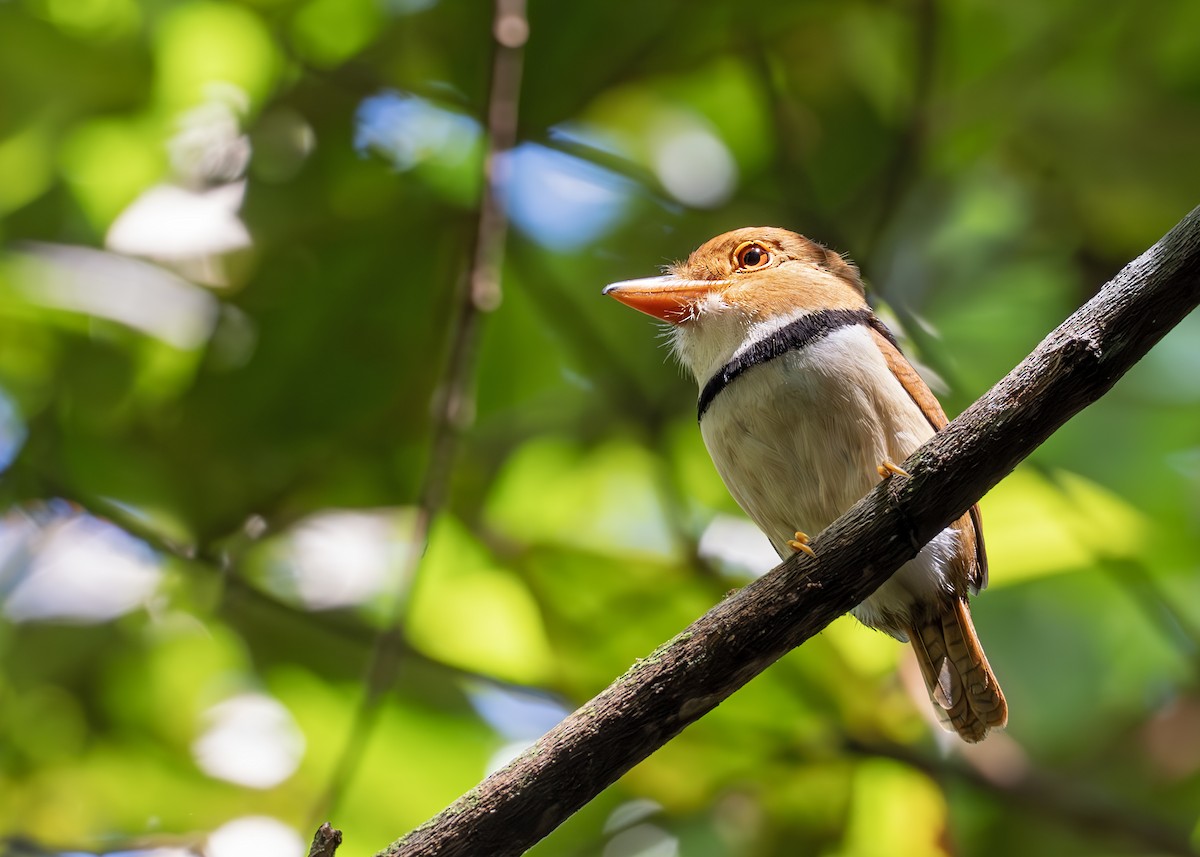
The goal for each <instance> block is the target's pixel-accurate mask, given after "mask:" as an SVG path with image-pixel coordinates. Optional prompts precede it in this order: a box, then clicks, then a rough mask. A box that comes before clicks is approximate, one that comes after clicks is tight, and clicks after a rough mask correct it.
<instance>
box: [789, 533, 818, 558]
mask: <svg viewBox="0 0 1200 857" xmlns="http://www.w3.org/2000/svg"><path fill="white" fill-rule="evenodd" d="M808 542H809V538H808V534H807V533H802V532H800V531H799V530H797V531H796V538H794V539H788V543H787V545H788V547H790V548H791V549H792V550H794V551H803V552H804V553H806V554H808V555H809V556H812V557H815V556H816V553H814V552H813V549H812V548H810V547H809V546H808Z"/></svg>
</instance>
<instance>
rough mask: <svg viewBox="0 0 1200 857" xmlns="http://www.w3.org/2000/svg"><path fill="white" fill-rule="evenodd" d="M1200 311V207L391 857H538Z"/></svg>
mask: <svg viewBox="0 0 1200 857" xmlns="http://www.w3.org/2000/svg"><path fill="white" fill-rule="evenodd" d="M1197 303H1200V208H1197V209H1196V210H1194V211H1193V212H1191V213H1190V214H1189V215H1188V216H1187V217H1186V218H1184V220H1183V221H1182V222H1180V224H1179V225H1177V226H1176V227H1175V228H1174V229H1173V230H1171V232H1170V233H1168V234H1167V235H1166V236H1165V237H1164V238H1163V239H1162V240H1161V241H1159V242H1158V243H1157V244H1155V245H1154V246H1153V247H1152V248H1150V249H1149V250H1147V251H1146V252H1145V253H1143V254H1142V255H1141V256H1140V257H1138V258H1137V259H1135V260H1134V261H1133V262H1131V263H1130V264H1129V265H1127V266H1126V267H1125V268H1124V269H1123V270H1122V271H1121V272H1120V273H1119V274H1118V275H1117V276H1116V277H1115V278H1114V279H1113V280H1112V281H1110V282H1109V283H1108V284H1107V285H1106V286H1105V287H1104V288H1103V289H1101V290H1100V292H1099V293H1098V294H1097V295H1096V296H1095V297H1094V298H1093V299H1092V300H1090V301H1088V303H1087V304H1085V305H1084V306H1083V307H1082V308H1081V309H1079V310H1078V311H1077V312H1075V313H1074V314H1073V315H1072V316H1071V317H1070V318H1069V319H1067V321H1065V322H1064V323H1063V324H1062V325H1060V326H1059V327H1058V329H1056V330H1055V331H1053V332H1052V333H1051V334H1050V335H1049V336H1047V337H1046V339H1045V340H1043V341H1042V343H1041V344H1040V345H1039V346H1038V347H1037V348H1036V349H1035V350H1034V351H1033V353H1032V354H1030V355H1029V356H1028V357H1027V358H1026V359H1025V360H1023V361H1022V362H1021V364H1020V365H1019V366H1017V367H1016V368H1015V369H1014V370H1013V371H1012V372H1010V373H1009V374H1008V375H1007V376H1006V377H1005V378H1003V379H1002V380H1001V381H1000V382H999V383H998V384H997V385H996V386H995V387H993V388H992V390H990V391H989V392H988V393H987V394H986V395H984V396H983V397H982V398H981V399H980V400H979V401H977V402H976V403H975V404H973V405H972V406H971V407H970V408H968V409H967V410H966V411H965V412H964V413H963V414H962V415H961V416H959V417H958V418H957V419H956V420H954V421H953V422H951V423H950V424H949V425H948V426H947V427H946V428H945V429H944V430H943V431H941V432H939V433H938V434H936V435H934V437H933V438H932V439H931V440H930V441H929V442H927V443H926V444H925V445H924V446H922V447H921V448H920V449H918V450H917V451H916V452H915V453H914V454H913V455H912V456H910V457H909V458H908V459H907V460H906V461H905V462H904V465H903V466H904V468H905V470H907V472H908V473H910V474H911V476H910V477H903V476H894V477H892V478H891V479H889V480H887V481H885V482H882V483H880V485H879V486H877V487H876V488H875V489H874V490H873V491H872V492H871V493H870V494H869V495H867V497H865V498H864V499H863V500H862V501H860V502H859V503H858V504H857V505H855V506H854V507H853V508H852V509H850V511H848V512H847V513H846V514H845V515H843V516H842V517H840V518H838V519H837V520H836V521H835V522H834V523H833V524H832V525H830V526H829V527H828V528H827V529H826V530H825V531H824V532H822V533H821V534H820V535H818V536H817V538H816V539H815V540H814V541H813V542H812V547H813V549H814V550H815V552H816V557H815V558H810V557H807V556H805V555H803V554H797V555H796V556H794V557H792V558H791V559H789V560H788V561H787V562H786V563H783V564H781V565H779V566H778V567H776V568H775V569H774V570H773V571H772V572H770V573H768V574H767V575H765V576H764V577H762V578H760V579H758V580H756V581H754V582H753V583H751V584H749V585H748V586H746V587H745V588H743V589H741V590H739V591H738V592H737V593H735V594H733V595H732V596H730V597H729V598H727V599H726V600H725V601H723V602H722V603H720V604H718V605H717V606H716V607H714V608H713V609H712V610H710V611H709V612H708V613H706V614H705V615H704V616H702V617H701V618H700V619H698V620H697V621H695V622H693V623H692V625H691V626H689V627H688V628H687V629H686V630H684V631H683V632H682V633H680V634H679V635H677V636H676V637H675V638H674V639H672V640H671V641H669V642H668V643H666V644H664V645H663V646H661V647H659V649H658V650H656V651H655V652H654V653H653V654H652V655H651V656H650V657H648V658H646V659H645V660H643V661H639V662H638V663H637V664H635V665H634V667H633V668H631V669H630V670H629V671H628V672H627V673H626V674H625V675H623V676H621V677H620V678H619V679H617V681H616V682H614V683H613V684H612V685H610V686H609V687H608V688H607V689H606V690H604V691H602V692H601V693H600V694H599V695H598V696H596V697H595V698H594V699H592V700H591V701H590V702H588V703H586V704H585V705H584V706H583V707H582V708H580V709H579V710H578V711H576V712H575V713H574V714H572V715H570V716H569V717H567V718H566V719H564V720H563V721H562V722H561V723H560V724H559V725H558V726H556V727H555V728H554V729H552V730H551V731H550V732H548V733H547V734H546V735H544V736H543V737H542V738H541V739H540V740H539V741H538V742H537V743H536V744H534V746H533V747H532V748H531V749H530V750H529V751H527V752H526V753H524V754H523V755H522V756H520V757H519V758H518V759H516V760H515V761H514V762H512V763H511V764H510V765H509V766H508V767H506V768H505V769H503V770H502V771H499V772H497V773H495V774H493V775H491V776H490V777H488V778H487V779H486V780H484V781H483V782H482V783H480V784H479V785H478V786H476V787H475V788H474V789H472V790H471V791H470V792H468V793H467V794H466V795H464V796H463V797H461V798H459V800H457V801H455V802H454V803H453V804H452V805H451V806H450V807H448V808H447V809H446V810H444V811H443V812H442V813H441V814H439V815H438V816H437V817H435V818H433V819H432V820H430V821H429V822H428V823H426V824H425V825H422V826H421V827H420V828H418V829H417V830H414V831H413V832H412V833H410V834H408V835H407V836H405V837H404V838H403V839H401V840H399V841H397V842H395V843H393V844H392V845H391V846H390V847H389V848H388V849H386V851H385V852H384V853H386V854H387V855H389V857H418V855H434V854H437V855H439V857H459V856H460V855H479V854H487V855H490V857H508V855H516V854H520V853H522V852H524V851H525V850H526V849H527V848H529V847H530V846H532V845H533V844H534V843H536V842H538V841H539V840H540V839H542V838H544V837H545V836H546V835H547V834H549V833H550V832H551V831H552V830H554V829H555V828H556V827H557V826H558V825H559V824H561V823H562V822H563V821H564V820H565V819H566V818H567V817H568V816H570V815H571V814H572V813H573V812H575V811H576V810H577V809H579V808H580V807H581V806H583V805H584V804H585V803H587V802H588V801H590V800H591V799H592V798H594V797H595V796H596V795H597V794H599V793H600V792H601V791H602V790H603V789H604V788H607V787H608V786H609V785H611V784H612V783H613V782H615V781H616V780H617V779H618V778H619V777H620V776H621V775H622V774H624V773H625V772H626V771H628V770H629V769H630V768H632V767H633V766H634V765H636V764H637V763H638V762H640V761H641V760H642V759H645V758H646V757H647V756H649V755H650V754H651V753H653V752H654V751H655V750H657V749H658V748H659V747H661V746H662V745H663V744H665V743H666V742H667V741H669V740H670V739H671V738H673V737H674V736H675V735H677V734H678V733H679V732H680V731H681V730H682V729H683V728H684V727H686V726H687V725H688V724H690V723H692V722H694V721H695V720H697V719H698V718H700V717H701V716H703V715H704V714H706V713H707V712H708V711H710V710H712V709H713V708H714V707H715V706H716V705H718V704H719V703H720V702H721V701H722V700H724V699H726V698H727V697H728V696H729V695H730V694H732V693H733V692H734V691H736V690H737V689H738V688H740V687H741V686H742V685H744V684H745V683H746V682H748V681H749V680H750V679H752V678H754V677H755V676H756V675H758V674H759V673H760V672H762V671H763V670H764V669H766V668H767V667H768V666H770V665H771V664H772V663H774V662H775V661H776V660H778V659H779V658H780V657H782V656H783V655H784V654H786V653H787V652H789V651H791V650H792V649H794V648H795V647H796V646H798V645H800V644H801V643H803V642H804V641H805V640H807V639H808V638H809V637H811V636H813V635H814V634H816V633H817V632H819V631H820V630H821V629H822V628H824V627H825V626H826V625H827V624H829V622H831V621H832V620H833V619H835V618H836V617H837V616H840V615H841V614H843V613H845V612H846V611H847V610H849V609H851V608H852V607H853V606H854V605H855V604H858V603H861V601H862V600H863V599H864V598H866V597H867V596H868V595H870V594H871V593H872V592H873V591H874V590H875V589H876V588H878V587H879V586H880V584H882V583H883V581H885V580H886V579H887V578H888V576H889V575H891V573H892V572H893V571H895V569H897V568H899V567H900V566H901V565H903V564H904V563H905V562H907V561H908V560H910V559H912V558H913V557H914V556H915V555H916V554H917V552H918V551H919V550H920V548H921V547H922V546H923V545H924V544H926V543H927V542H928V541H929V540H930V539H931V538H933V536H935V535H936V534H937V533H939V532H941V531H942V530H943V529H944V528H945V527H946V526H947V525H949V524H950V522H951V521H953V520H955V519H956V518H958V517H959V516H960V515H961V514H962V513H963V512H964V510H966V509H967V508H968V507H970V506H971V505H972V504H973V503H975V502H977V501H978V500H979V498H980V497H982V496H983V495H984V494H985V493H986V492H987V491H988V490H989V489H990V488H991V487H992V486H994V485H995V484H996V483H997V482H999V481H1000V480H1001V479H1002V478H1003V477H1004V476H1006V475H1007V474H1008V473H1009V472H1011V471H1012V469H1013V468H1014V467H1016V465H1017V464H1018V463H1019V462H1020V461H1022V460H1023V459H1024V458H1025V457H1027V456H1028V455H1029V454H1030V453H1031V452H1032V451H1033V450H1034V449H1036V448H1037V447H1038V446H1039V445H1040V444H1041V443H1043V442H1044V441H1045V440H1046V439H1047V438H1048V437H1049V436H1050V435H1051V434H1053V433H1054V431H1055V430H1057V429H1058V428H1059V426H1061V425H1062V424H1063V423H1065V422H1066V421H1067V420H1068V419H1070V418H1071V417H1072V416H1074V415H1075V414H1076V413H1078V412H1079V411H1081V410H1082V409H1083V408H1085V407H1086V406H1087V405H1089V404H1091V403H1092V402H1094V401H1096V400H1097V399H1099V398H1100V397H1101V396H1102V395H1104V393H1105V392H1107V391H1108V390H1109V389H1110V388H1111V387H1112V385H1113V384H1115V383H1116V381H1117V380H1118V379H1119V378H1120V377H1121V376H1122V375H1123V374H1124V373H1125V372H1127V371H1128V370H1129V369H1130V368H1131V367H1132V366H1133V365H1134V364H1135V363H1137V361H1138V360H1140V359H1141V358H1142V357H1143V356H1144V355H1145V353H1146V352H1147V351H1148V350H1149V349H1150V347H1151V346H1152V345H1153V344H1154V343H1155V342H1157V341H1158V340H1159V339H1161V338H1162V337H1163V336H1164V335H1165V334H1166V333H1167V331H1169V330H1170V329H1171V328H1172V327H1173V326H1174V325H1176V324H1178V323H1179V321H1181V320H1182V319H1183V317H1184V316H1186V315H1187V314H1188V313H1189V312H1190V311H1191V310H1192V309H1193V308H1194V307H1195V306H1196V305H1197Z"/></svg>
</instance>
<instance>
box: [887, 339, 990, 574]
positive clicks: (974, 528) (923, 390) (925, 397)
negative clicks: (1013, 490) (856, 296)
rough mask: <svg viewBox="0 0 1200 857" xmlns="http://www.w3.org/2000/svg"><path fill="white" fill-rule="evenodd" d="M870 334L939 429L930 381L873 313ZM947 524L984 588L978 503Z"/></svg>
mask: <svg viewBox="0 0 1200 857" xmlns="http://www.w3.org/2000/svg"><path fill="white" fill-rule="evenodd" d="M871 335H872V336H873V337H875V343H876V345H878V346H879V350H880V352H881V353H882V354H883V359H884V360H886V361H887V365H888V368H889V369H891V370H892V374H894V375H895V376H896V380H898V381H899V382H900V386H902V387H903V388H904V391H905V392H906V393H908V395H909V396H911V397H912V400H913V401H914V402H916V404H917V407H918V408H920V409H921V413H923V414H924V415H925V419H927V420H929V424H930V425H931V426H933V430H934V431H941V430H942V429H943V428H945V427H946V423H948V422H949V420H947V419H946V412H945V411H943V410H942V405H941V403H940V402H939V401H938V400H937V397H936V396H934V395H933V391H932V390H930V389H929V385H928V384H926V383H925V380H924V379H923V378H922V377H921V376H920V375H919V374H917V370H916V369H914V368H913V367H912V364H911V363H909V362H908V359H907V358H906V357H905V356H904V354H903V353H901V351H900V347H899V346H898V345H896V340H895V339H893V338H892V334H891V331H889V330H888V329H887V328H886V327H885V326H884V324H883V322H881V321H880V320H879V319H877V318H874V317H872V318H871ZM950 526H952V527H954V528H955V529H957V530H958V532H959V536H960V537H961V538H962V541H963V545H964V546H965V547H966V549H967V550H966V554H967V555H968V556H970V554H971V552H972V549H974V553H975V564H976V565H975V568H974V569H967V570H966V571H967V573H968V577H967V579H968V580H969V581H970V583H971V588H972V589H974V590H975V591H978V590H980V589H983V588H984V587H985V586H987V581H988V564H987V552H986V551H985V550H984V548H983V519H982V518H981V517H980V515H979V505H978V504H976V505H974V506H972V507H971V508H970V509H969V510H967V514H965V515H963V516H962V517H961V518H959V519H958V520H957V521H955V522H954V523H953V524H951V525H950Z"/></svg>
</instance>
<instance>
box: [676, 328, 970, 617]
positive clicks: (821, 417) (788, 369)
mask: <svg viewBox="0 0 1200 857" xmlns="http://www.w3.org/2000/svg"><path fill="white" fill-rule="evenodd" d="M700 429H701V433H702V435H703V437H704V442H705V444H706V446H707V447H708V451H709V453H710V455H711V456H712V459H713V462H714V464H716V467H717V470H718V472H719V473H720V474H721V478H722V479H723V480H724V481H725V484H726V486H727V487H728V488H729V491H730V493H731V494H733V496H734V499H736V500H737V502H738V504H739V505H740V506H741V507H742V509H743V510H745V512H746V514H748V515H749V516H750V517H751V518H752V519H753V520H754V521H755V523H757V524H758V526H759V527H760V528H761V529H762V530H763V532H765V533H766V535H767V537H768V538H769V539H770V540H771V543H772V544H773V545H774V546H775V549H776V551H777V552H778V553H779V555H780V556H782V557H786V556H790V555H791V549H790V548H789V547H788V546H787V541H788V539H791V538H792V537H793V535H794V533H795V531H797V530H802V531H804V532H806V533H808V534H810V535H815V534H816V533H818V532H820V531H821V530H822V529H824V528H825V527H826V526H828V525H829V524H830V523H831V522H832V521H833V520H834V519H835V518H837V517H838V516H839V515H841V514H842V513H843V512H845V511H846V510H847V509H849V508H850V506H852V505H854V503H855V502H857V501H858V500H859V499H860V498H862V497H863V495H865V494H866V493H867V492H868V491H870V490H871V488H872V487H873V486H874V485H875V483H876V482H878V481H879V474H878V472H877V471H876V467H878V466H879V464H880V463H881V462H883V461H884V459H890V460H892V461H894V462H897V463H899V462H901V461H903V460H904V459H905V458H907V457H908V455H909V453H911V452H912V451H913V450H914V449H916V448H917V447H918V446H920V445H921V444H922V443H923V442H924V441H925V440H927V439H928V438H929V437H930V436H932V434H933V429H932V427H931V426H930V425H929V422H928V421H927V420H926V418H925V416H924V414H922V412H921V410H920V408H919V407H917V405H916V404H915V403H914V402H913V401H912V399H911V397H910V396H909V395H908V393H907V392H905V390H904V388H903V387H902V386H901V385H900V382H899V381H897V380H896V378H895V376H893V375H892V373H891V371H890V370H889V369H888V367H887V364H886V362H885V361H884V358H883V355H882V354H881V353H880V351H879V348H878V346H877V345H876V344H875V341H874V339H873V338H872V335H871V333H870V331H869V330H868V329H867V328H865V327H863V326H861V325H853V326H849V327H845V328H841V329H839V330H836V331H834V332H833V333H831V334H829V335H828V336H826V337H825V338H823V339H821V340H819V341H817V342H816V343H814V344H812V345H811V346H809V347H807V348H804V349H802V350H800V351H794V352H789V353H787V354H785V355H783V356H782V357H779V358H777V359H775V360H772V361H770V362H768V363H764V364H762V365H760V366H756V367H754V368H753V369H751V370H749V371H747V372H746V373H745V374H743V375H741V376H739V377H738V378H736V379H735V380H734V381H733V382H732V383H731V384H729V386H728V387H726V388H725V389H724V390H723V391H722V392H721V393H720V394H719V395H718V396H717V397H716V399H714V400H713V402H712V405H711V406H710V407H709V410H708V411H707V413H705V415H704V418H703V420H702V422H701V426H700ZM957 544H958V538H957V534H956V533H955V532H954V531H953V530H946V531H945V532H943V533H942V534H940V535H939V536H938V537H937V538H936V539H935V540H934V542H933V543H931V544H930V545H929V546H928V547H927V548H926V549H925V550H924V551H923V552H922V553H921V555H920V556H918V557H917V559H915V560H913V561H912V562H910V563H908V564H907V565H905V566H904V567H903V568H902V569H901V570H900V571H899V572H897V573H896V575H894V576H893V577H892V579H891V580H889V581H888V582H887V583H886V584H884V586H883V587H882V588H881V589H880V590H878V591H877V592H876V593H875V595H873V596H872V597H871V598H869V599H867V601H866V602H864V603H863V604H862V605H860V606H859V608H858V609H856V611H855V614H856V615H858V616H859V618H860V619H862V621H863V622H865V623H866V624H868V625H872V626H875V627H883V628H884V629H885V630H888V631H890V632H892V633H897V634H899V633H902V629H901V628H897V627H894V625H895V624H896V623H895V621H893V620H892V619H889V618H888V617H892V616H894V615H900V616H907V615H909V613H910V609H909V608H910V606H911V605H912V603H913V602H914V601H926V600H932V599H933V598H934V597H935V595H936V594H937V591H938V590H944V591H946V590H950V589H951V588H952V587H950V585H949V584H948V582H947V581H946V575H945V571H944V570H945V566H946V563H947V560H948V559H949V557H950V556H952V555H953V553H954V551H955V550H956V549H957Z"/></svg>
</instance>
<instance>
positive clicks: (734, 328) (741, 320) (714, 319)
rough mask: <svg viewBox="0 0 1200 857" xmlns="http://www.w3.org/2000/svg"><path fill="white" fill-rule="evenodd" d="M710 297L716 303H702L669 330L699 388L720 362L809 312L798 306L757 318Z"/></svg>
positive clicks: (672, 343) (678, 356)
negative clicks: (696, 311)
mask: <svg viewBox="0 0 1200 857" xmlns="http://www.w3.org/2000/svg"><path fill="white" fill-rule="evenodd" d="M710 301H711V302H713V303H714V304H716V305H715V306H704V307H701V308H700V312H698V313H697V315H696V318H695V319H693V320H691V321H686V322H683V323H682V324H678V325H676V326H675V328H674V329H673V330H672V331H671V347H672V350H673V351H674V352H675V356H676V357H677V358H678V359H679V362H680V363H682V364H683V365H684V366H686V367H687V369H688V370H689V371H690V372H691V373H692V376H693V377H694V378H695V379H696V384H697V386H699V387H701V388H703V387H704V385H705V384H706V383H707V382H708V379H709V378H711V377H712V376H713V375H715V374H716V373H717V372H718V371H720V369H721V367H722V366H724V365H725V364H726V363H728V362H729V361H730V360H732V359H733V358H735V357H737V356H738V355H739V354H741V353H742V352H743V351H745V350H746V349H747V348H750V347H751V346H752V345H754V344H755V343H756V342H761V341H762V340H763V339H765V338H767V337H768V336H770V335H771V334H772V333H774V332H775V331H777V330H779V329H780V328H781V327H784V326H786V325H788V324H791V323H792V322H793V321H795V320H796V319H798V318H800V317H801V316H803V315H807V314H808V313H809V310H805V309H797V310H795V311H794V312H790V313H785V314H783V315H777V316H772V317H771V318H766V319H758V320H756V319H754V318H753V317H752V316H750V315H747V314H745V313H742V312H739V311H738V310H736V309H734V308H733V307H730V306H728V305H727V304H724V303H720V302H719V301H718V300H717V299H715V298H710Z"/></svg>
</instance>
